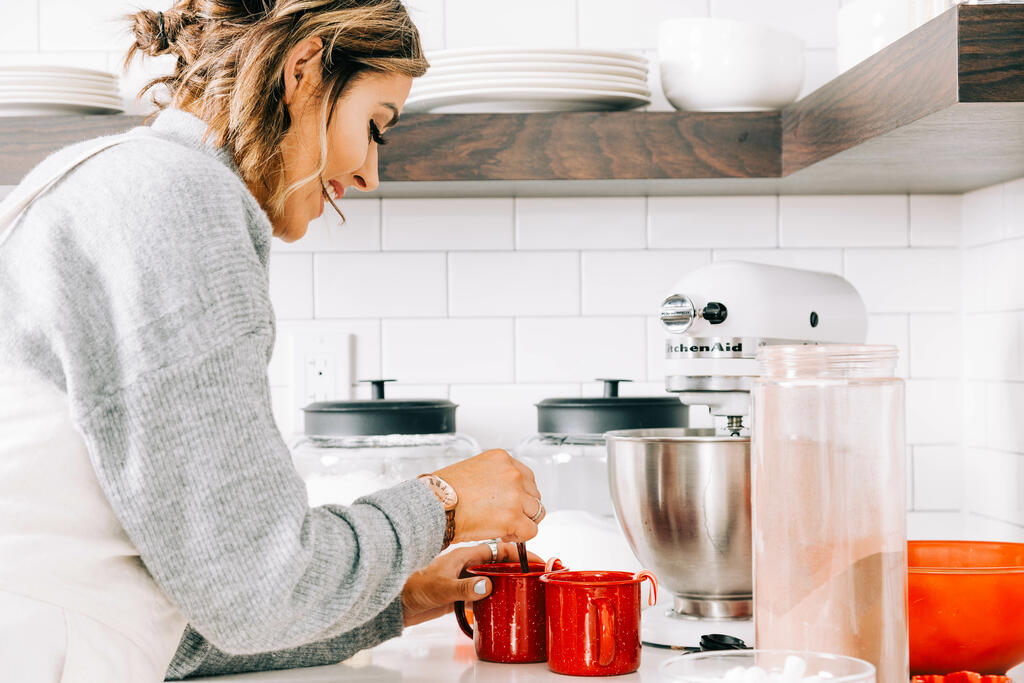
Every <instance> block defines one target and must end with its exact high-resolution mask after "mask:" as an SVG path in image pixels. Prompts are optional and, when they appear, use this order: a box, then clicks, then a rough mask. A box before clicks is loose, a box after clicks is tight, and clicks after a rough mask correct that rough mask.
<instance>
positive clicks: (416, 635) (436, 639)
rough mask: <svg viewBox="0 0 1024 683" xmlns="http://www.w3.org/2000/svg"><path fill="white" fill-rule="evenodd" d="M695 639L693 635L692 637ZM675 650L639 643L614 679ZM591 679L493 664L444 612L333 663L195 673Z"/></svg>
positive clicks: (541, 667)
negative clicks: (632, 665) (636, 657)
mask: <svg viewBox="0 0 1024 683" xmlns="http://www.w3.org/2000/svg"><path fill="white" fill-rule="evenodd" d="M693 644H696V641H695V642H694V643H693ZM678 654H680V653H679V652H675V651H672V650H666V649H662V648H655V647H648V646H644V648H643V654H642V655H641V663H640V670H639V671H637V672H636V673H632V674H628V675H625V676H616V677H615V681H616V682H617V683H618V682H620V681H621V683H635V682H638V681H643V682H644V683H654V682H655V681H657V678H658V675H657V673H658V665H660V664H661V663H662V662H663V661H665V660H666V659H669V658H671V657H674V656H676V655H678ZM573 678H576V679H577V680H591V681H592V680H594V679H593V678H579V677H576V676H562V675H559V674H556V673H552V672H551V671H549V670H548V667H547V664H545V663H539V664H494V663H491V662H481V661H479V660H478V659H477V658H476V653H475V652H474V651H473V641H472V640H470V639H469V638H467V637H466V636H465V635H463V633H462V631H460V630H459V627H458V624H456V623H455V618H454V617H452V616H448V617H446V618H442V619H436V620H434V621H431V622H427V623H425V624H420V625H419V626H414V627H412V628H409V629H406V631H405V633H404V634H402V636H401V637H399V638H394V639H392V640H389V641H387V642H385V643H382V644H380V645H378V646H377V647H375V648H373V649H371V650H366V651H365V652H360V653H359V654H357V655H356V656H355V657H353V658H352V659H350V660H348V661H346V662H343V663H341V664H335V665H333V666H318V667H311V668H308V669H290V670H286V671H265V672H261V673H253V674H240V675H235V676H212V677H209V678H203V679H196V680H201V681H209V682H210V683H227V682H228V681H237V682H238V683H314V682H316V683H327V682H328V681H330V682H332V683H333V682H335V681H337V682H342V681H344V682H345V683H350V682H351V683H371V682H373V683H392V682H397V681H426V682H429V681H444V682H445V683H450V682H452V681H456V682H458V683H473V682H480V683H488V682H490V681H495V682H497V681H502V682H504V681H515V682H534V681H563V682H564V681H567V680H571V679H573Z"/></svg>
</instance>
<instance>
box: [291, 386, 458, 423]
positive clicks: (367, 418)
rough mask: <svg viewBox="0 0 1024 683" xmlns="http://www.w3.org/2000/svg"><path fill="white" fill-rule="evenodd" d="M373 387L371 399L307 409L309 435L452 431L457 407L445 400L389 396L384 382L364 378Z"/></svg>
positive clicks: (314, 404)
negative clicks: (386, 393)
mask: <svg viewBox="0 0 1024 683" xmlns="http://www.w3.org/2000/svg"><path fill="white" fill-rule="evenodd" d="M363 381H365V382H367V383H369V384H370V385H371V386H372V387H373V398H372V399H370V400H367V401H323V402H319V403H311V404H309V405H308V406H306V407H305V408H303V409H302V410H303V412H304V413H305V432H306V436H319V437H331V436H384V435H387V434H452V433H454V432H455V408H457V407H458V406H456V405H455V404H454V403H452V402H451V401H448V400H445V399H416V400H408V399H385V398H384V383H385V382H393V381H395V380H392V379H374V380H363Z"/></svg>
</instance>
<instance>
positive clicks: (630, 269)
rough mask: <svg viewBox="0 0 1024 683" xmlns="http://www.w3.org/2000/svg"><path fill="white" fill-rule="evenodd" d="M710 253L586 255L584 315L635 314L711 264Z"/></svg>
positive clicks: (629, 252) (599, 252)
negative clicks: (681, 279)
mask: <svg viewBox="0 0 1024 683" xmlns="http://www.w3.org/2000/svg"><path fill="white" fill-rule="evenodd" d="M710 261H711V252H709V251H696V250H694V251H682V250H674V249H664V250H658V251H585V252H583V277H582V281H583V315H635V314H637V313H646V312H648V311H650V310H653V309H652V304H651V302H654V304H655V305H656V304H658V303H660V302H661V301H662V300H663V299H664V298H665V297H666V296H668V295H669V294H671V288H672V285H673V284H674V283H675V281H676V280H678V279H679V277H680V273H687V272H689V271H691V270H693V269H694V268H699V267H700V266H702V265H704V264H706V263H709V262H710Z"/></svg>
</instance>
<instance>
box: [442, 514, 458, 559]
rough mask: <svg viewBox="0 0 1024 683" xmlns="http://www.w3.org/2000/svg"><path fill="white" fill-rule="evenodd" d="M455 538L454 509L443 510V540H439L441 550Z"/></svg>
mask: <svg viewBox="0 0 1024 683" xmlns="http://www.w3.org/2000/svg"><path fill="white" fill-rule="evenodd" d="M454 539H455V510H454V509H451V510H445V512H444V540H443V541H442V542H441V550H444V549H445V548H447V547H448V546H450V545H451V544H452V541H453V540H454Z"/></svg>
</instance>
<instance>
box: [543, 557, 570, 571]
mask: <svg viewBox="0 0 1024 683" xmlns="http://www.w3.org/2000/svg"><path fill="white" fill-rule="evenodd" d="M555 565H558V567H557V569H556V568H555ZM565 568H566V567H565V565H564V564H562V561H561V560H560V559H558V558H557V557H549V558H548V561H547V562H545V563H544V572H545V573H547V572H553V571H562V570H563V569H565Z"/></svg>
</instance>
